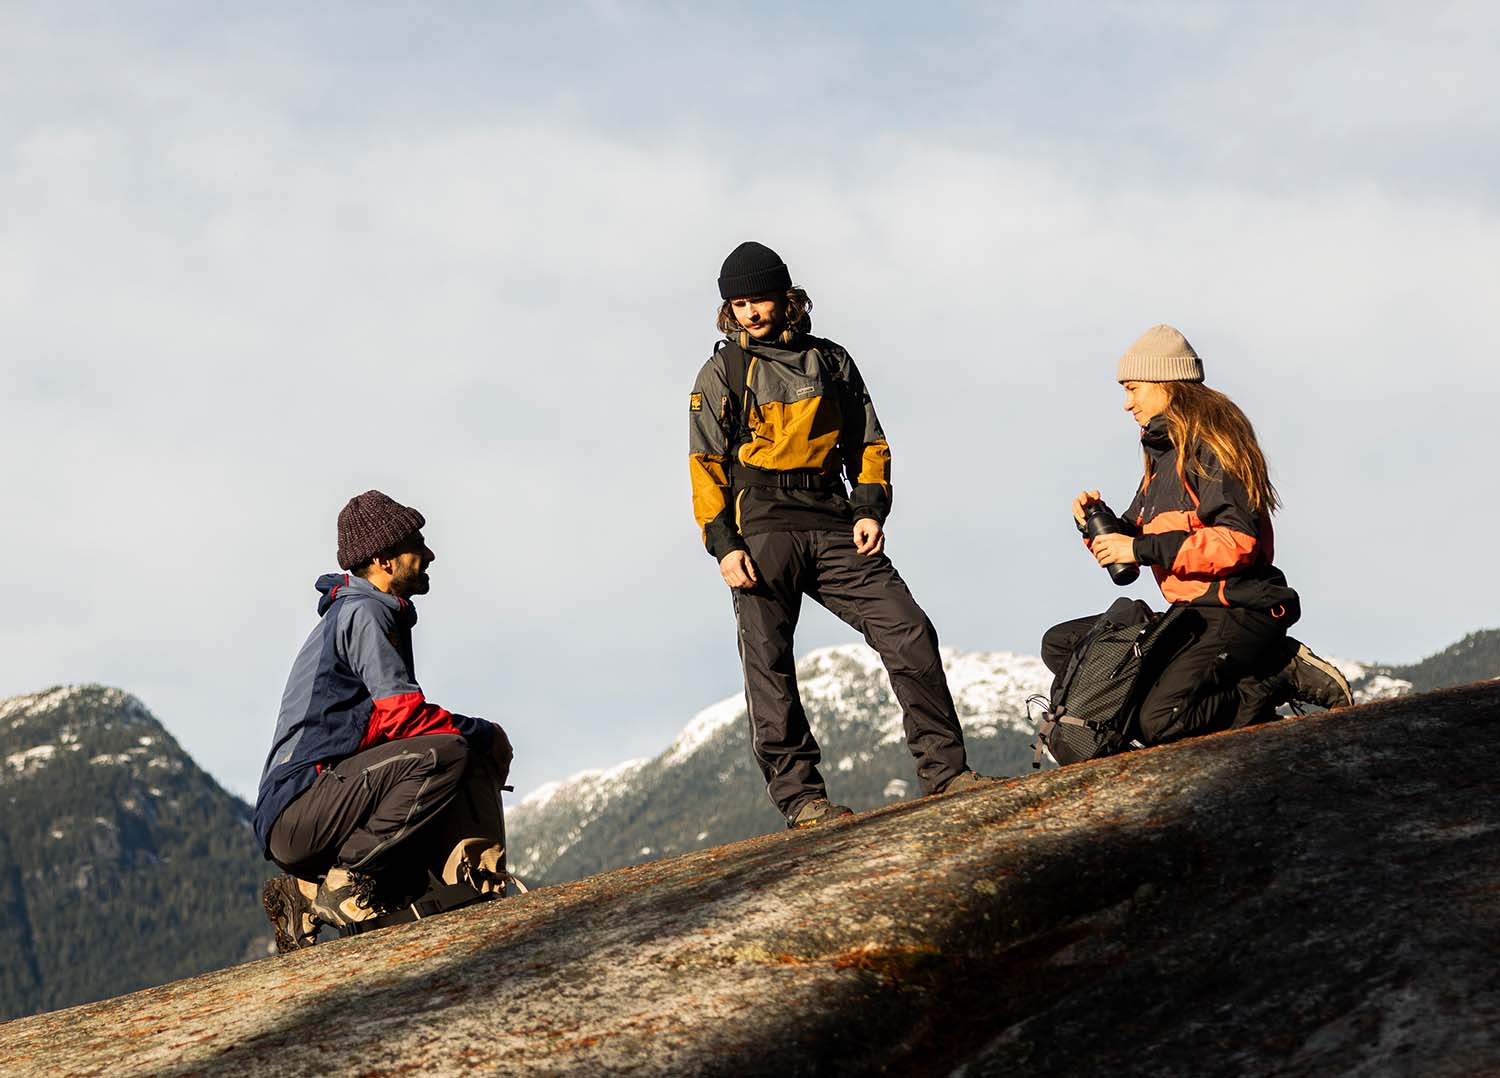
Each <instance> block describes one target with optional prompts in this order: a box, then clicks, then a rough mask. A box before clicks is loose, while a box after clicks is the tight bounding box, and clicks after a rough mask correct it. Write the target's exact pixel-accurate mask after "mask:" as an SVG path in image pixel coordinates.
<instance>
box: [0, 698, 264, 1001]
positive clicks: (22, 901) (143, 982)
mask: <svg viewBox="0 0 1500 1078" xmlns="http://www.w3.org/2000/svg"><path fill="white" fill-rule="evenodd" d="M249 811H250V809H249V806H248V805H246V804H245V803H244V802H243V801H241V800H239V799H238V798H236V797H234V796H232V795H231V794H229V793H227V792H225V791H224V790H223V789H222V788H221V787H220V786H219V785H218V783H216V782H214V780H213V779H212V778H210V777H209V776H208V775H207V774H206V773H205V772H204V771H202V770H201V769H200V768H199V767H198V765H197V764H195V763H194V762H193V760H192V758H191V757H189V756H188V755H187V753H185V752H184V751H183V750H182V748H181V747H180V746H179V745H178V744H177V742H176V741H175V740H173V738H172V736H171V735H170V734H168V733H167V731H166V730H165V729H163V728H162V725H161V724H160V723H159V722H157V720H156V719H155V718H154V717H153V716H152V715H151V713H150V712H149V711H147V710H146V708H145V706H144V705H143V704H142V703H141V702H140V701H139V700H137V699H136V698H135V697H133V696H130V695H129V694H128V693H124V692H121V691H120V690H118V689H108V688H104V687H102V686H98V685H85V686H70V687H65V688H56V689H50V690H48V691H46V692H40V693H32V694H29V695H26V696H17V697H12V698H10V699H8V700H0V1021H4V1020H5V1019H6V1018H11V1017H15V1016H17V1015H22V1014H29V1013H31V1012H33V1011H36V1010H46V1009H51V1008H53V1007H62V1006H69V1005H71V1004H75V1003H83V1002H87V1001H89V1000H93V999H99V998H101V997H104V996H109V995H114V994H116V993H119V992H126V991H131V990H133V989H135V988H141V987H145V986H147V985H152V984H160V983H162V982H164V981H170V980H173V979H175V978H177V977H185V976H189V975H191V974H194V973H201V972H202V971H204V970H208V969H215V968H218V967H219V966H223V965H227V964H229V963H231V962H236V961H240V960H242V959H244V958H246V957H248V956H250V955H251V954H252V953H259V954H264V953H265V946H266V943H267V941H268V939H269V932H268V930H267V928H266V925H265V922H264V919H263V918H262V917H261V915H260V909H259V902H258V900H257V892H258V884H259V881H260V879H261V878H262V876H263V875H264V874H265V872H266V868H268V867H269V866H265V862H264V861H262V860H261V858H260V854H259V851H258V850H257V849H256V843H255V838H254V835H253V834H252V833H251V830H250V826H249V822H248V819H247V816H248V814H249ZM263 866H264V867H263Z"/></svg>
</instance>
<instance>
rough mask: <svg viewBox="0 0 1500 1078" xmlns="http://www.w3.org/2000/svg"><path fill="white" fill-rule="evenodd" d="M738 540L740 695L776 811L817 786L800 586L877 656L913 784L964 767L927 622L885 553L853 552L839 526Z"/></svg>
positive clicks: (785, 810) (815, 792) (816, 793)
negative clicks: (806, 703) (802, 677)
mask: <svg viewBox="0 0 1500 1078" xmlns="http://www.w3.org/2000/svg"><path fill="white" fill-rule="evenodd" d="M745 544H746V546H748V547H749V548H750V558H751V560H752V561H753V562H754V563H755V573H756V577H757V583H756V585H755V587H754V588H750V589H735V590H734V591H733V595H734V613H735V621H736V623H737V624H738V626H739V643H740V660H741V662H742V664H743V666H744V672H745V703H746V707H747V709H748V710H749V713H750V739H751V745H752V747H753V749H754V752H755V760H756V763H758V764H759V765H760V769H761V774H762V775H764V776H765V780H766V792H767V793H769V794H770V797H771V801H772V802H773V803H774V804H775V805H776V808H777V809H778V810H779V811H780V812H781V814H782V815H784V816H786V817H787V818H788V819H790V818H791V817H792V816H794V815H796V813H797V810H798V809H800V808H801V807H802V806H803V805H804V804H806V803H807V802H808V801H811V800H812V799H813V798H816V797H823V796H825V795H826V791H825V787H824V784H823V776H822V774H821V773H819V771H818V763H819V761H820V760H821V759H822V756H821V753H820V752H819V750H818V743H817V741H816V740H814V738H813V735H812V730H811V728H810V727H809V726H808V723H807V713H806V712H805V711H803V709H802V700H801V698H800V697H799V696H798V694H797V663H796V658H795V656H794V655H793V653H792V634H793V633H794V632H795V631H796V628H797V619H798V616H799V615H800V613H801V610H802V597H803V596H804V595H805V596H808V597H809V598H811V599H812V600H813V601H814V602H817V603H819V604H821V605H822V606H824V607H826V608H827V609H828V610H829V611H830V612H831V613H833V614H834V615H836V616H837V617H839V618H841V619H842V620H843V621H845V622H847V623H848V624H849V625H851V626H852V627H853V628H854V629H856V630H857V631H858V632H860V633H861V634H862V635H863V636H864V638H865V640H866V642H867V643H869V645H870V647H872V648H874V649H875V651H876V653H877V654H879V656H880V661H881V662H882V663H884V664H885V669H886V673H887V674H889V675H890V679H891V688H892V690H893V691H894V692H895V694H896V699H897V700H898V701H900V703H901V712H902V721H903V723H904V725H905V728H906V743H907V746H908V747H909V748H910V749H911V754H912V756H913V757H915V758H916V761H917V781H918V783H919V784H920V786H921V788H922V792H923V793H933V792H935V791H936V790H939V789H941V788H942V787H943V786H944V785H946V784H947V783H948V781H949V780H951V779H952V778H954V777H955V776H956V775H958V774H960V773H962V772H963V771H964V770H966V769H967V767H968V764H967V761H966V758H965V755H964V735H963V729H962V727H961V726H960V725H959V722H958V712H957V710H956V709H955V708H954V706H953V696H952V694H951V693H950V692H949V691H948V678H947V675H945V674H944V673H943V662H942V659H941V658H940V657H939V655H938V637H937V630H936V629H935V628H933V625H932V622H931V621H930V620H928V617H927V615H926V614H924V613H923V612H922V608H921V607H920V606H918V605H917V601H916V600H915V599H913V598H912V595H911V592H910V591H908V590H907V587H906V584H905V582H903V581H902V579H901V577H900V575H898V574H897V572H896V568H895V566H893V565H892V564H891V560H890V559H889V558H887V557H886V556H885V555H884V554H874V555H866V554H861V553H859V551H857V550H855V549H854V543H853V541H852V539H851V538H850V533H849V532H848V531H833V532H830V531H797V532H767V533H764V534H760V535H750V536H747V537H746V538H745Z"/></svg>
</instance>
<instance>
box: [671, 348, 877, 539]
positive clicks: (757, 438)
mask: <svg viewBox="0 0 1500 1078" xmlns="http://www.w3.org/2000/svg"><path fill="white" fill-rule="evenodd" d="M736 346H738V347H739V348H741V349H742V350H743V351H744V352H745V360H746V362H745V365H744V370H745V384H743V385H736V386H731V385H729V382H728V378H727V375H726V370H727V369H728V367H729V366H732V364H727V363H726V350H727V349H729V348H733V347H736ZM688 419H689V423H688V471H689V474H690V475H691V477H692V484H693V516H694V517H695V518H696V519H697V521H698V527H699V528H700V529H701V531H702V534H703V545H704V546H705V547H707V548H708V552H709V553H710V554H711V555H713V557H714V558H715V559H721V558H723V557H724V556H725V555H726V554H728V553H730V552H731V551H734V550H743V549H745V541H744V537H745V536H746V535H756V534H759V533H762V532H772V531H829V530H834V529H840V528H845V527H848V526H850V525H851V524H852V523H853V522H854V521H855V520H859V519H863V518H865V517H869V518H871V519H874V520H877V521H880V522H882V523H883V522H884V521H885V518H886V516H887V514H889V513H890V510H891V450H890V446H889V445H887V444H886V440H885V435H884V434H883V433H882V432H881V429H880V421H879V420H878V419H876V417H875V409H874V407H873V406H872V405H871V404H870V394H869V392H868V391H867V390H866V389H865V383H864V379H862V378H861V377H860V374H859V370H858V368H856V367H855V365H854V360H852V359H851V358H850V357H849V353H848V352H846V351H844V349H842V348H841V347H839V346H838V345H837V344H835V343H833V342H832V341H829V340H824V339H823V338H821V337H813V336H811V335H808V334H784V335H783V337H782V339H781V340H779V341H777V342H776V343H767V342H762V341H757V340H755V339H754V338H752V337H750V336H749V335H748V334H740V335H739V336H738V338H737V339H736V340H735V341H729V340H727V339H726V340H725V341H723V342H721V343H720V345H719V346H718V347H717V348H716V349H715V350H714V354H713V356H712V357H711V358H710V359H709V361H708V362H707V363H705V364H704V365H703V369H702V370H701V371H699V372H698V380H697V381H696V382H695V383H694V384H693V392H692V395H691V397H690V398H689V401H688ZM846 475H847V477H848V481H849V485H850V489H848V490H847V491H846V489H845V486H844V478H843V477H844V476H846Z"/></svg>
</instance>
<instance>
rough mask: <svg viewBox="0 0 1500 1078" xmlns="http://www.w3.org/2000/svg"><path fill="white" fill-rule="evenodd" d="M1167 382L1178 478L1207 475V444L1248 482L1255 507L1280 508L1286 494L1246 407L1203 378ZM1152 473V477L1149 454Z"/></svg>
mask: <svg viewBox="0 0 1500 1078" xmlns="http://www.w3.org/2000/svg"><path fill="white" fill-rule="evenodd" d="M1162 386H1163V388H1165V389H1166V391H1167V411H1166V419H1167V432H1168V433H1169V434H1170V435H1171V438H1172V444H1173V445H1174V446H1176V447H1177V477H1178V478H1179V479H1181V480H1182V482H1183V483H1184V484H1186V485H1188V486H1189V487H1191V486H1192V485H1193V479H1194V478H1195V477H1196V478H1206V477H1207V471H1206V470H1205V469H1204V466H1203V462H1202V461H1200V460H1199V459H1198V447H1199V446H1206V447H1207V448H1208V449H1210V450H1212V451H1213V454H1214V456H1216V457H1218V458H1219V465H1220V467H1222V468H1223V469H1224V474H1225V475H1231V476H1233V477H1234V478H1236V479H1238V480H1239V481H1240V482H1241V483H1243V484H1244V486H1245V491H1246V493H1247V494H1249V496H1250V508H1251V509H1253V510H1255V511H1256V512H1257V513H1267V514H1269V513H1274V512H1275V511H1276V510H1277V509H1280V508H1281V495H1279V494H1277V493H1276V488H1275V487H1274V486H1272V485H1271V476H1270V473H1269V471H1268V470H1267V468H1266V457H1265V454H1264V453H1262V452H1261V451H1260V443H1259V442H1258V441H1256V438H1255V428H1254V427H1252V426H1251V425H1250V420H1249V418H1248V417H1247V416H1246V415H1245V413H1244V412H1242V411H1240V406H1239V405H1237V404H1235V403H1234V401H1232V400H1230V399H1229V398H1228V397H1226V396H1224V394H1222V393H1220V392H1219V391H1218V390H1217V389H1209V388H1208V387H1207V386H1206V385H1203V384H1202V383H1201V382H1163V383H1162ZM1146 478H1147V479H1148V480H1149V479H1150V478H1151V457H1150V455H1149V454H1148V455H1147V457H1146Z"/></svg>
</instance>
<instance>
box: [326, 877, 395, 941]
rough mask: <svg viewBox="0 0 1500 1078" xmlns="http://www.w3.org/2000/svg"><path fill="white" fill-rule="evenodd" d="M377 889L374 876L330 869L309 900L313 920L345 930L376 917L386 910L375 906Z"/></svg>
mask: <svg viewBox="0 0 1500 1078" xmlns="http://www.w3.org/2000/svg"><path fill="white" fill-rule="evenodd" d="M376 887H377V884H376V881H375V877H373V876H367V875H365V874H364V873H362V872H350V871H349V870H348V869H347V868H339V867H334V868H330V869H329V870H328V875H326V876H324V877H323V882H322V883H320V884H318V890H317V894H316V895H315V896H314V897H313V899H312V912H313V917H314V918H315V919H316V920H318V921H321V922H322V923H323V924H325V925H330V926H332V927H333V928H348V927H349V926H350V925H354V924H358V923H359V922H360V921H368V920H370V919H371V918H372V917H378V916H380V915H381V914H382V913H384V912H385V910H383V909H381V908H380V907H379V905H378V904H377V903H376Z"/></svg>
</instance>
